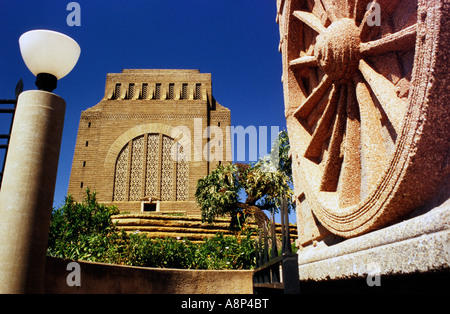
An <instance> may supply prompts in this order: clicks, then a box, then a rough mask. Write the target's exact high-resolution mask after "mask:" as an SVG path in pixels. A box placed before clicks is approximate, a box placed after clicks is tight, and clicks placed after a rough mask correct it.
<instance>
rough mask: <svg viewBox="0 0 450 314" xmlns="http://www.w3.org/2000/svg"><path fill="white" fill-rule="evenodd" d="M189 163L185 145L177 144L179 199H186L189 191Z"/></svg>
mask: <svg viewBox="0 0 450 314" xmlns="http://www.w3.org/2000/svg"><path fill="white" fill-rule="evenodd" d="M188 183H189V164H188V163H187V161H186V154H185V153H184V152H183V146H181V145H180V144H177V201H186V200H187V198H188V191H189V185H188Z"/></svg>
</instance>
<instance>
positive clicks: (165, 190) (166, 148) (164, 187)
mask: <svg viewBox="0 0 450 314" xmlns="http://www.w3.org/2000/svg"><path fill="white" fill-rule="evenodd" d="M172 145H173V139H171V138H170V137H167V136H163V142H162V163H161V200H162V201H170V200H172V199H173V184H174V182H173V171H174V169H173V168H174V167H173V166H174V161H173V158H172Z"/></svg>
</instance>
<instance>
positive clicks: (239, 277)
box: [45, 257, 253, 294]
mask: <svg viewBox="0 0 450 314" xmlns="http://www.w3.org/2000/svg"><path fill="white" fill-rule="evenodd" d="M70 262H73V261H72V260H64V259H58V258H52V257H47V264H46V275H45V293H49V294H97V293H99V294H143V293H151V294H251V293H253V283H252V278H253V271H251V270H190V269H163V268H146V267H133V266H122V265H111V264H103V263H92V262H84V261H78V264H79V265H80V272H79V274H80V278H79V279H80V284H81V285H80V286H69V285H68V284H67V278H68V277H69V281H71V280H72V279H74V278H73V277H72V272H73V269H72V268H69V270H66V268H67V265H68V264H69V263H70Z"/></svg>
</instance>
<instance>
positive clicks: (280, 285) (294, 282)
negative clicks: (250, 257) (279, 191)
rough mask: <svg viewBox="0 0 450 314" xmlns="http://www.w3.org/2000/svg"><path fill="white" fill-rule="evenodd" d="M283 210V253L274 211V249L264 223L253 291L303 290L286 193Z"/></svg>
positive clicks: (282, 202)
mask: <svg viewBox="0 0 450 314" xmlns="http://www.w3.org/2000/svg"><path fill="white" fill-rule="evenodd" d="M280 211H281V213H280V215H281V233H282V236H281V253H280V255H278V247H277V237H276V231H275V217H274V213H273V212H272V218H271V223H270V233H271V234H270V242H271V245H270V246H271V248H270V250H269V235H268V230H267V229H268V226H267V225H264V228H263V232H262V234H261V233H260V236H259V239H258V240H257V241H256V269H255V271H254V273H253V291H254V293H256V294H262V293H284V294H296V293H300V280H299V275H298V258H297V253H293V252H292V247H291V240H290V234H289V233H290V228H289V216H288V207H287V201H286V198H285V197H283V198H282V200H281V208H280ZM269 251H270V252H269ZM269 253H270V259H269Z"/></svg>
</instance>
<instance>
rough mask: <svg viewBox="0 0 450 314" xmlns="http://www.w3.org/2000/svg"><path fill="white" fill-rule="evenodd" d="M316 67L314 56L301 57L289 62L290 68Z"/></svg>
mask: <svg viewBox="0 0 450 314" xmlns="http://www.w3.org/2000/svg"><path fill="white" fill-rule="evenodd" d="M317 65H318V63H317V59H316V57H314V56H303V57H300V58H297V59H294V60H292V61H290V62H289V66H290V67H291V68H297V69H302V68H307V67H316V66H317Z"/></svg>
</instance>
